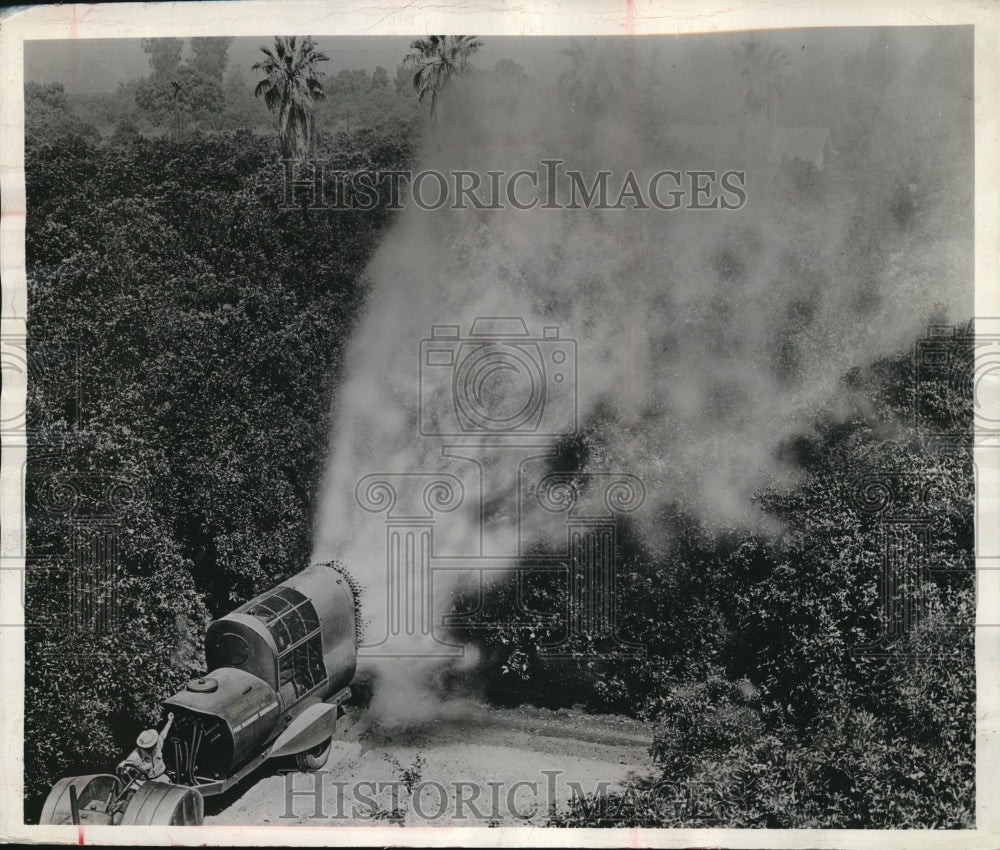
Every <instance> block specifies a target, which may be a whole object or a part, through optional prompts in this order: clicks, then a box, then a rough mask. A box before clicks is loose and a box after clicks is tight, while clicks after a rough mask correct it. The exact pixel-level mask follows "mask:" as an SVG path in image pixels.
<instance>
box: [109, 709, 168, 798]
mask: <svg viewBox="0 0 1000 850" xmlns="http://www.w3.org/2000/svg"><path fill="white" fill-rule="evenodd" d="M173 722H174V713H173V712H170V713H169V714H168V715H167V722H166V725H165V726H164V727H163V731H162V732H157V731H156V730H155V729H147V730H146V731H145V732H143V733H142V734H140V735H139V737H138V738H136V741H135V744H136V747H135V749H134V750H132V752H131V753H129V754H128V755H127V756H126V757H125V758H124V759H122V760H121V762H119V764H118V772H119V773H120V774H124V775H127V776H128V778H129V779H130V783H129V784H131V783H135V787H136V788H138V787H139V786H140V785H142V784H143V783H144V782H145V781H146V780H148V779H159V778H160V777H161V776H163V774H165V773H166V772H167V766H166V765H165V764H164V763H163V742H164V741H165V740H166V739H167V733H168V732H169V731H170V724H171V723H173Z"/></svg>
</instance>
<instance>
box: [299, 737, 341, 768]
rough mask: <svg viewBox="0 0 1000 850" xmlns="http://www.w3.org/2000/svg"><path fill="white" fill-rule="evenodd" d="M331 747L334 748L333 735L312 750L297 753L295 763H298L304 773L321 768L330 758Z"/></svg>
mask: <svg viewBox="0 0 1000 850" xmlns="http://www.w3.org/2000/svg"><path fill="white" fill-rule="evenodd" d="M331 749H333V736H332V735H331V736H330V737H329V738H327V739H326V740H325V741H323V742H322V743H321V744H317V745H316V746H315V747H313V748H312V749H311V750H306V751H305V752H303V753H297V754H296V755H295V764H296V765H298V768H299V770H301V771H302V772H303V773H308V772H309V771H312V770H319V769H320V768H321V767H323V765H325V764H326V760H327V759H328V758H330V750H331Z"/></svg>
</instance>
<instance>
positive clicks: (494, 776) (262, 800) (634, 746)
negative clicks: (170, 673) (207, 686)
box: [205, 701, 652, 827]
mask: <svg viewBox="0 0 1000 850" xmlns="http://www.w3.org/2000/svg"><path fill="white" fill-rule="evenodd" d="M650 742H651V737H650V734H649V732H648V730H647V729H646V727H644V726H643V725H642V724H641V723H638V722H636V721H634V720H631V719H629V718H625V717H613V716H605V715H600V716H595V715H588V714H586V713H584V712H582V711H578V710H568V709H563V710H560V711H549V710H546V709H538V708H528V707H522V708H516V709H496V708H490V707H488V706H485V705H482V704H479V703H475V702H471V701H470V702H461V703H448V704H447V705H445V706H443V707H442V710H441V712H440V715H439V716H438V717H437V718H436V719H435V720H433V721H429V722H422V723H420V724H416V725H408V726H404V725H401V724H399V723H394V722H387V721H381V722H378V721H371V720H368V719H366V718H365V716H364V714H363V712H361V711H360V710H358V709H349V710H348V714H347V716H345V717H343V718H341V720H340V722H339V724H338V729H337V734H336V736H335V740H334V744H333V749H332V751H331V753H330V758H329V759H328V761H327V763H326V766H325V768H324V769H323V770H322V771H319V772H317V773H316V774H302V773H298V772H297V771H295V770H294V767H293V766H292V765H289V764H276V765H273V766H271V767H270V768H268V767H267V766H265V767H264V768H262V769H261V771H259V772H257V773H255V774H253V775H251V776H250V777H248V778H247V779H245V780H244V781H243V782H242V783H240V785H239V786H237V788H235V789H233V791H231V792H230V793H229V794H227V795H226V797H225V798H224V799H216V800H210V801H207V802H208V806H207V810H206V818H205V823H206V824H214V825H217V826H221V825H227V824H233V825H251V824H275V825H282V826H290V825H295V824H304V825H310V826H318V825H331V826H334V825H341V824H342V825H373V824H375V825H381V826H387V825H391V824H398V825H401V826H402V825H407V826H435V825H439V826H459V825H467V826H478V827H483V826H516V825H528V824H537V825H542V824H543V823H544V822H545V820H546V818H547V817H548V815H549V813H550V810H551V808H552V806H555V807H557V808H558V809H560V810H565V808H566V802H567V801H568V800H569V798H570V797H571V795H572V794H573V793H574V790H575V789H578V790H580V791H583V792H592V791H596V790H598V789H599V788H600V787H601V786H602V783H603V785H604V787H606V788H607V789H609V790H616V789H617V790H620V789H621V788H622V787H623V786H624V784H625V783H627V782H633V783H636V784H637V785H638V784H639V783H642V782H644V781H645V780H647V779H649V778H650V776H651V773H652V770H651V767H650V762H649V756H648V754H647V749H648V747H649V744H650ZM283 771H287V772H283ZM289 791H294V792H295V793H294V794H289Z"/></svg>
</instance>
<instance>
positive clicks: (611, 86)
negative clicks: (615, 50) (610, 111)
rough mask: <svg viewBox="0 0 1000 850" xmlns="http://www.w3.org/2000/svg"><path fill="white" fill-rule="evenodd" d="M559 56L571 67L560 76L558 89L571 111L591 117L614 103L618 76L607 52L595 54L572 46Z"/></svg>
mask: <svg viewBox="0 0 1000 850" xmlns="http://www.w3.org/2000/svg"><path fill="white" fill-rule="evenodd" d="M562 53H563V54H564V55H565V56H568V57H569V58H570V61H571V62H572V63H573V67H572V68H570V69H569V70H568V71H564V72H563V73H562V74H560V75H559V81H558V87H559V91H560V92H562V93H563V95H564V96H565V97H566V99H567V100H568V102H569V104H570V108H571V109H573V110H574V111H576V110H579V111H581V112H583V113H585V114H589V115H592V114H594V113H597V112H600V111H601V110H603V109H606V108H608V107H609V106H610V105H611V104H612V103H614V102H615V100H616V96H617V90H618V84H617V78H618V74H617V73H616V71H615V68H614V63H613V62H612V57H611V55H610V54H609V53H608V51H603V53H594V52H592V51H587V50H585V49H584V48H583V47H582V46H581V45H580V44H579V43H578V42H574V43H573V45H572V46H571V47H569V48H568V49H566V50H563V51H562Z"/></svg>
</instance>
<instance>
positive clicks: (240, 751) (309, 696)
mask: <svg viewBox="0 0 1000 850" xmlns="http://www.w3.org/2000/svg"><path fill="white" fill-rule="evenodd" d="M357 645H358V619H357V599H356V593H355V586H354V584H353V581H352V580H351V578H350V577H349V575H348V574H347V573H346V572H345V571H344V569H343V567H341V565H340V564H338V563H337V562H331V563H329V564H317V565H313V566H310V567H308V568H307V569H305V570H303V571H302V572H300V573H298V574H297V575H295V576H293V577H292V578H290V579H288V580H287V581H284V582H282V583H281V584H279V585H277V587H274V588H272V589H271V590H269V591H268V592H267V593H263V594H261V595H260V596H257V597H256V598H254V599H251V600H250V601H249V602H247V603H246V604H244V605H242V606H240V607H239V608H237V609H236V610H235V611H233V612H232V613H230V614H227V615H226V616H224V617H222V618H220V619H218V620H215V621H214V622H212V623H211V625H209V627H208V631H207V632H206V634H205V660H206V665H207V667H208V669H209V670H210V671H211V672H210V673H207V674H206V675H204V676H200V677H198V678H195V679H191V680H190V681H189V682H188V683H187V685H186V687H185V688H184V689H183V690H181V691H178V692H177V693H176V694H174V695H173V696H171V697H169V698H167V699H165V700H163V701H162V706H163V708H164V711H170V712H172V713H173V715H174V722H173V723H172V724H171V727H170V730H169V733H168V734H167V737H166V738H165V740H164V743H163V751H162V757H163V760H164V763H165V764H166V767H167V772H166V774H164V776H163V777H160V778H158V779H156V780H150V779H147V778H146V777H145V775H144V773H143V771H142V770H141V769H139V768H137V767H136V766H135V765H132V764H129V763H127V762H125V763H123V764H121V765H119V767H118V770H117V772H116V773H115V774H103V773H102V774H91V775H88V776H70V777H66V778H64V779H61V780H59V781H58V782H57V783H56V784H55V785H54V786H53V788H52V790H51V791H50V792H49V796H48V798H47V799H46V801H45V805H44V807H43V808H42V814H41V819H40V822H41V823H43V824H70V823H72V824H105V825H106V824H132V825H162V826H181V825H199V824H201V823H202V820H203V818H204V808H205V806H204V798H205V797H207V796H213V795H218V794H222V793H224V792H226V791H228V790H229V789H230V788H232V787H233V786H234V785H235V784H236V783H237V782H239V781H240V780H242V779H243V778H245V777H246V776H247V775H248V774H250V773H252V772H253V771H254V770H256V769H257V768H258V767H259V766H260V765H261V764H263V763H264V762H265V761H267V760H268V759H273V758H279V757H294V759H295V762H296V764H297V766H298V768H299V769H300V770H302V771H313V770H318V769H320V768H321V767H323V765H324V764H325V763H326V760H327V758H328V757H329V755H330V749H331V746H332V742H333V733H334V730H335V728H336V724H337V719H338V717H339V716H340V715H341V714H342V713H343V708H342V706H343V703H344V702H345V701H346V700H348V699H349V698H350V696H351V689H350V682H351V680H352V678H353V677H354V671H355V668H356V666H357ZM164 780H169V781H164Z"/></svg>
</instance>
